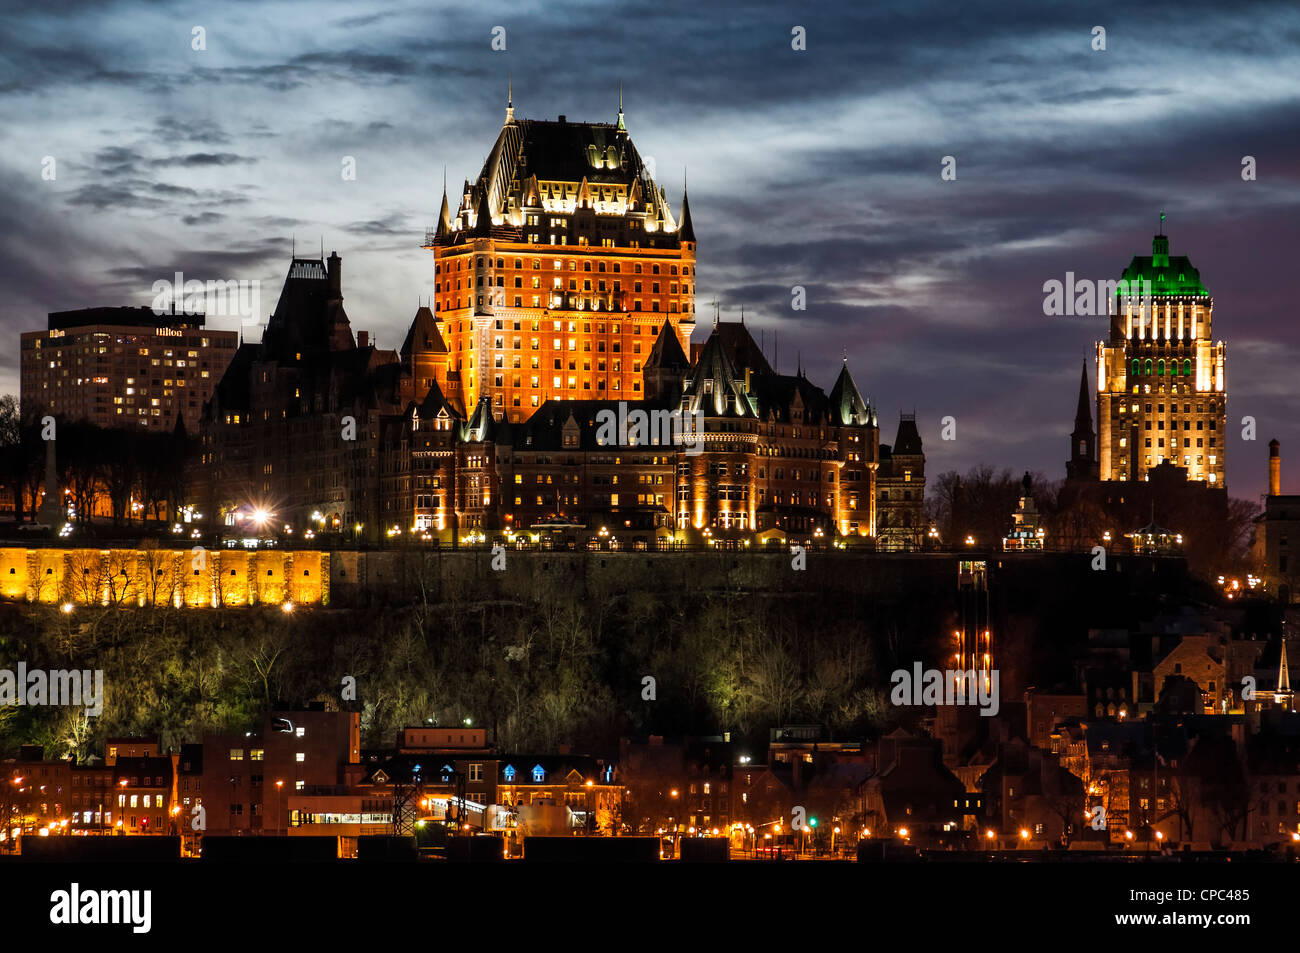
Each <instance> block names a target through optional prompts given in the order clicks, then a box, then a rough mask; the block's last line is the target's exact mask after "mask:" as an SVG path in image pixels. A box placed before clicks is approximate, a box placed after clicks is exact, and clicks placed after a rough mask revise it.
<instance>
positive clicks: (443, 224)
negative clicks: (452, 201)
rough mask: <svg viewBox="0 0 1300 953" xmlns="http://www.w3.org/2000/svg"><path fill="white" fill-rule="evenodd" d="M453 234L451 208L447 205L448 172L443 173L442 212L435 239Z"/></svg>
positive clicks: (439, 216) (439, 214)
mask: <svg viewBox="0 0 1300 953" xmlns="http://www.w3.org/2000/svg"><path fill="white" fill-rule="evenodd" d="M450 233H451V206H449V205H448V204H447V171H446V169H444V170H443V173H442V211H441V212H439V213H438V230H437V231H436V232H435V233H434V239H435V240H437V239H439V238H446V237H447V235H448V234H450Z"/></svg>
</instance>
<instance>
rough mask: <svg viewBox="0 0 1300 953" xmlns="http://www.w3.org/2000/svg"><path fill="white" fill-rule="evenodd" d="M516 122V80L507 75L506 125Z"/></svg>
mask: <svg viewBox="0 0 1300 953" xmlns="http://www.w3.org/2000/svg"><path fill="white" fill-rule="evenodd" d="M514 121H515V84H514V78H513V77H512V76H511V75H510V74H509V73H506V123H505V124H506V125H507V126H508V125H510V124H511V123H512V122H514Z"/></svg>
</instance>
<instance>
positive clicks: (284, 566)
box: [0, 547, 330, 611]
mask: <svg viewBox="0 0 1300 953" xmlns="http://www.w3.org/2000/svg"><path fill="white" fill-rule="evenodd" d="M329 579H330V554H329V553H327V552H324V551H320V550H311V551H298V552H291V551H287V550H280V549H275V550H264V551H256V552H249V551H247V550H235V549H229V550H209V551H207V552H205V553H202V554H201V555H196V554H195V553H194V551H193V550H192V549H188V548H187V549H103V550H101V549H44V548H42V549H25V548H17V547H14V548H9V547H6V548H0V598H3V599H6V600H11V601H15V602H40V603H45V604H47V605H62V606H64V607H65V611H72V610H73V609H74V608H75V607H76V606H94V605H102V606H107V605H116V606H149V605H151V606H175V607H177V608H180V607H191V608H199V607H205V606H207V607H220V606H249V605H268V604H269V605H277V606H285V605H286V604H302V605H325V604H327V603H328V602H329Z"/></svg>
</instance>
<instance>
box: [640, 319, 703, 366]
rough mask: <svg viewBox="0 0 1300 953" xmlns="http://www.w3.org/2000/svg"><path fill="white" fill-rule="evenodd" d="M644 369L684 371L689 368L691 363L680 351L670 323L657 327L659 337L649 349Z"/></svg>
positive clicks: (680, 348) (679, 345) (683, 352)
mask: <svg viewBox="0 0 1300 953" xmlns="http://www.w3.org/2000/svg"><path fill="white" fill-rule="evenodd" d="M644 366H645V369H646V370H650V369H651V368H663V369H667V368H677V369H680V370H685V369H686V368H688V367H690V366H691V362H690V361H689V360H687V358H686V352H685V351H683V350H682V345H681V342H680V341H678V340H677V332H676V331H674V330H673V325H672V322H671V321H665V322H664V323H663V324H662V325H660V327H659V336H658V337H656V338H655V343H654V345H653V346H652V347H651V348H650V356H649V357H647V358H646V362H645V365H644Z"/></svg>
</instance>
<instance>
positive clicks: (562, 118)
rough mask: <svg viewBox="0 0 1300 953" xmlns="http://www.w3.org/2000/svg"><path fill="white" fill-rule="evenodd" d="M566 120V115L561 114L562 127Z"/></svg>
mask: <svg viewBox="0 0 1300 953" xmlns="http://www.w3.org/2000/svg"><path fill="white" fill-rule="evenodd" d="M565 118H566V117H565V116H564V114H563V113H561V114H560V125H561V126H563V125H564V120H565Z"/></svg>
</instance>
